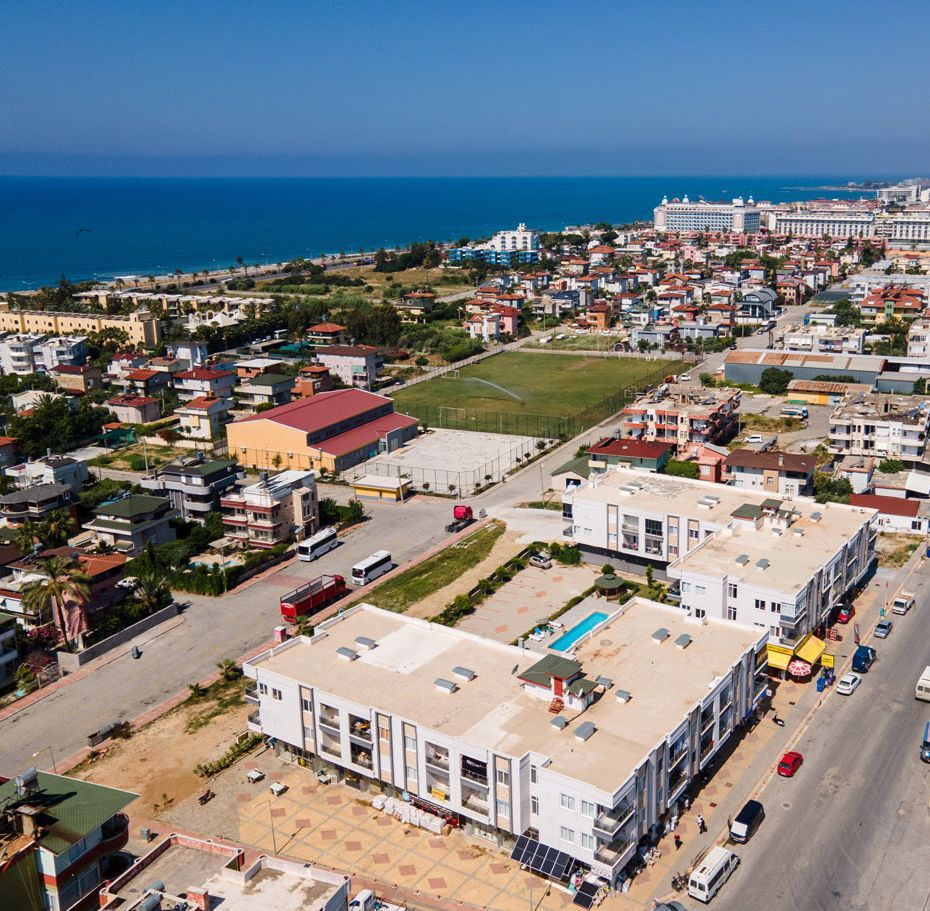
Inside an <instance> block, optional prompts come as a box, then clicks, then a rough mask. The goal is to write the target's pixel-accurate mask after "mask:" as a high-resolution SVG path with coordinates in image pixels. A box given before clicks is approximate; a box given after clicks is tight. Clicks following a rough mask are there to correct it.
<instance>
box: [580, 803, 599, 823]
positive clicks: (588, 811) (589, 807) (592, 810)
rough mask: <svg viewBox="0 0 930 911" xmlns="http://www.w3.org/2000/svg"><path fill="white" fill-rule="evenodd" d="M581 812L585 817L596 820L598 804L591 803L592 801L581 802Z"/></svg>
mask: <svg viewBox="0 0 930 911" xmlns="http://www.w3.org/2000/svg"><path fill="white" fill-rule="evenodd" d="M581 812H582V815H584V816H590V817H591V819H594V817H595V816H597V804H594V803H591V801H590V800H582V801H581Z"/></svg>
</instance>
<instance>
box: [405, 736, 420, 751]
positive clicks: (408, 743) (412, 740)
mask: <svg viewBox="0 0 930 911" xmlns="http://www.w3.org/2000/svg"><path fill="white" fill-rule="evenodd" d="M404 749H405V750H410V751H411V752H412V753H416V751H417V739H416V737H410V736H409V735H404Z"/></svg>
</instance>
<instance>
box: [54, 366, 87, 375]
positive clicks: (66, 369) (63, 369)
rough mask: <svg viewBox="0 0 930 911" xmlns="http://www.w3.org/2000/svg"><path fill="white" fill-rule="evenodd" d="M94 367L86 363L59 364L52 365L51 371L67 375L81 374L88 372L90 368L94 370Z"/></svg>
mask: <svg viewBox="0 0 930 911" xmlns="http://www.w3.org/2000/svg"><path fill="white" fill-rule="evenodd" d="M96 369H97V368H96V367H90V366H88V365H86V364H85V365H84V366H81V367H79V366H77V365H76V364H59V365H58V366H57V367H52V373H65V374H67V375H69V376H83V375H84V374H85V373H90V372H91V370H96Z"/></svg>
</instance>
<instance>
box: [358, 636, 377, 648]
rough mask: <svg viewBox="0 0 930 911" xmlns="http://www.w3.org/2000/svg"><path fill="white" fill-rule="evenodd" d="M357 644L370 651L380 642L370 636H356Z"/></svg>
mask: <svg viewBox="0 0 930 911" xmlns="http://www.w3.org/2000/svg"><path fill="white" fill-rule="evenodd" d="M355 644H356V645H357V646H358V647H359V648H363V649H365V651H366V652H370V651H371V650H372V649H373V648H375V647H377V645H378V643H377V642H375V640H374V639H369V638H368V636H356V637H355Z"/></svg>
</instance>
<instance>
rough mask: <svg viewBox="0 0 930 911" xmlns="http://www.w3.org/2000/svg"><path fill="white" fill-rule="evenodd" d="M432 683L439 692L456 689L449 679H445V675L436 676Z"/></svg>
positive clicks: (449, 691) (448, 691) (450, 691)
mask: <svg viewBox="0 0 930 911" xmlns="http://www.w3.org/2000/svg"><path fill="white" fill-rule="evenodd" d="M433 684H434V685H435V687H436V689H437V690H439V692H440V693H454V692H455V691H456V690H457V689H458V687H457V686H456V685H455V684H454V683H453V682H452V681H451V680H446V678H445V677H437V678H436V679H435V680H434V681H433Z"/></svg>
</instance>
